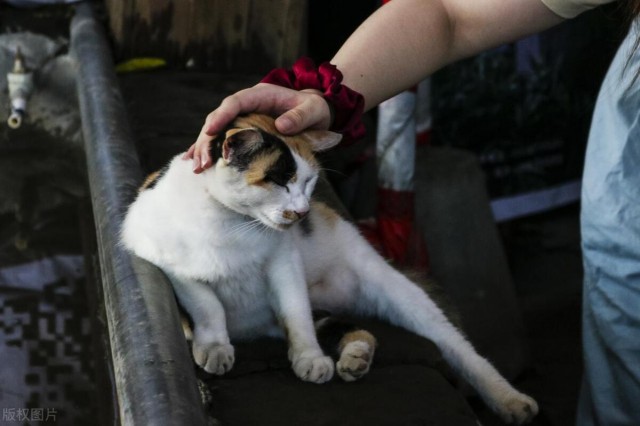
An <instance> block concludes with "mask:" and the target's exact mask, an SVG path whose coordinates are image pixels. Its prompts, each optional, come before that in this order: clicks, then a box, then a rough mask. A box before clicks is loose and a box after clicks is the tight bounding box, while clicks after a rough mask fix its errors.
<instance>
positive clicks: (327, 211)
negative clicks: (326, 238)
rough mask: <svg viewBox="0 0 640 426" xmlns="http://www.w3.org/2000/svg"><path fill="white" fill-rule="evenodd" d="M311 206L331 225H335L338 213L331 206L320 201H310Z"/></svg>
mask: <svg viewBox="0 0 640 426" xmlns="http://www.w3.org/2000/svg"><path fill="white" fill-rule="evenodd" d="M311 204H312V208H313V209H314V210H315V211H316V212H317V213H318V214H319V215H320V216H321V217H322V218H323V219H324V220H325V221H326V222H327V223H328V224H329V225H330V226H331V227H333V226H335V224H336V222H337V221H338V220H339V219H340V215H338V213H336V211H335V210H333V209H332V208H331V207H329V206H328V205H326V204H325V203H323V202H321V201H312V202H311Z"/></svg>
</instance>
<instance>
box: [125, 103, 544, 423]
mask: <svg viewBox="0 0 640 426" xmlns="http://www.w3.org/2000/svg"><path fill="white" fill-rule="evenodd" d="M339 140H340V135H338V134H335V133H332V132H328V131H307V132H305V133H303V134H301V135H299V136H295V137H290V136H283V135H281V134H279V133H278V132H277V131H276V129H275V126H274V123H273V119H271V118H269V117H266V116H262V115H255V114H252V115H248V116H241V117H239V118H237V119H236V120H235V122H234V123H233V124H232V125H231V126H229V128H228V130H226V131H225V132H223V133H222V134H220V135H219V136H218V137H216V138H215V139H214V141H213V142H212V148H211V157H212V158H213V159H214V166H213V167H212V168H210V169H208V170H206V171H204V172H203V173H202V174H194V173H193V172H192V170H191V163H190V161H187V160H184V159H182V155H178V156H176V157H175V158H174V159H173V160H172V161H171V162H170V164H169V165H168V167H166V168H165V169H164V170H163V171H162V172H161V173H159V174H157V175H155V176H153V177H151V178H150V179H149V180H148V181H147V182H146V183H145V186H144V187H143V188H142V190H141V192H140V193H139V195H138V197H137V199H136V200H135V202H134V203H133V204H132V205H131V207H130V208H129V211H128V213H127V216H126V218H125V221H124V224H123V229H122V242H123V243H124V245H125V247H127V248H128V249H129V250H130V251H131V252H133V253H135V254H136V255H138V256H140V257H142V258H144V259H147V260H148V261H150V262H152V263H154V264H156V265H157V266H159V267H160V268H162V269H163V270H164V272H165V273H166V274H167V275H168V277H169V279H170V281H171V283H172V284H173V287H174V290H175V293H176V295H177V297H178V300H179V301H180V303H181V305H182V306H183V307H184V308H185V309H186V311H187V312H188V313H189V315H190V316H191V318H192V320H193V323H194V334H193V349H192V351H193V356H194V359H195V361H196V363H197V364H198V365H200V366H201V367H202V368H204V369H205V370H206V371H208V372H210V373H214V374H224V373H225V372H227V371H229V370H230V369H231V367H232V366H233V363H234V349H233V346H232V345H231V341H232V340H234V339H247V338H252V337H256V336H277V337H286V338H287V339H288V343H289V359H290V361H291V365H292V368H293V371H294V372H295V374H296V375H297V376H298V377H300V378H301V379H303V380H307V381H310V382H315V383H323V382H326V381H328V380H329V379H331V378H332V376H333V374H334V362H333V361H332V360H331V358H330V357H328V356H326V355H325V354H324V353H323V351H322V349H321V348H320V346H319V344H318V340H317V337H316V333H315V330H314V323H313V319H312V309H319V310H326V311H329V312H333V313H348V314H357V315H367V316H374V317H378V318H381V319H384V320H386V321H388V322H390V323H392V324H395V325H398V326H401V327H404V328H406V329H407V330H410V331H412V332H414V333H416V334H418V335H420V336H423V337H426V338H428V339H430V340H432V341H433V342H434V343H435V344H436V345H437V346H438V347H439V349H440V350H441V352H442V354H443V356H444V358H445V359H446V360H447V362H448V363H449V364H450V365H451V366H452V367H453V368H454V369H455V370H456V371H457V372H458V373H459V374H461V375H462V377H464V379H466V380H467V381H468V382H469V383H470V384H471V385H472V386H473V387H474V388H475V389H476V390H477V391H478V393H479V394H480V396H481V397H482V398H483V399H484V401H485V402H486V403H487V404H488V405H489V406H490V407H491V408H492V409H493V410H494V411H496V412H497V413H498V414H499V415H501V416H502V418H503V419H504V420H506V421H508V422H516V423H523V422H526V421H529V420H530V419H531V418H532V417H533V416H534V415H535V414H536V413H537V411H538V407H537V404H536V402H535V401H534V400H533V399H532V398H530V397H528V396H526V395H524V394H522V393H520V392H518V391H517V390H515V389H514V388H513V387H512V386H511V385H510V384H509V383H508V382H507V381H506V380H505V379H504V378H503V377H502V376H501V375H500V374H499V373H498V372H497V371H496V370H495V368H494V367H493V366H491V364H490V363H489V362H488V361H487V360H485V359H484V358H482V357H481V356H480V355H478V354H477V353H476V351H475V350H474V348H473V347H472V346H471V344H470V343H469V342H468V341H467V340H466V339H465V338H464V337H463V335H462V334H461V333H460V332H459V331H458V330H457V329H456V328H455V327H454V326H453V325H452V324H451V322H450V321H449V320H448V319H447V317H446V316H445V315H444V313H443V312H442V311H441V310H440V309H439V308H438V306H437V305H436V304H435V303H434V302H433V301H432V300H431V299H430V298H429V296H427V294H426V293H425V292H424V291H423V290H422V289H421V288H419V287H418V286H417V285H415V284H414V283H413V282H411V281H410V280H409V279H407V278H406V277H405V276H404V275H403V274H401V273H400V272H398V271H396V270H395V269H393V268H392V267H391V266H389V264H388V263H387V262H386V261H385V260H384V259H383V258H382V257H381V256H380V255H378V253H377V252H376V251H375V250H374V249H373V248H372V247H371V246H369V244H368V243H367V242H366V241H365V240H364V239H363V237H362V236H360V234H359V233H358V231H357V230H356V228H355V227H354V226H353V225H351V224H350V223H349V222H347V221H345V220H344V219H342V218H341V217H340V216H339V215H338V214H337V213H336V212H335V211H333V210H332V209H331V208H329V207H328V206H327V205H325V204H323V203H321V202H318V201H314V200H313V198H312V193H313V190H314V186H315V184H316V181H317V179H318V170H319V166H318V163H317V161H316V160H315V158H314V154H313V152H314V151H323V150H326V149H329V148H331V147H333V146H334V145H336V144H337V143H338V142H339ZM340 348H341V354H340V359H339V361H338V363H337V364H336V366H335V367H337V371H338V374H339V375H340V376H341V377H343V378H344V379H345V380H354V379H357V378H359V377H361V376H362V375H363V374H365V373H366V372H367V371H368V369H369V366H370V364H371V362H372V356H373V352H374V349H375V339H374V338H373V336H371V335H370V334H369V333H367V332H366V331H363V330H357V331H354V332H351V333H347V334H346V335H345V337H344V338H343V340H342V341H341V342H340Z"/></svg>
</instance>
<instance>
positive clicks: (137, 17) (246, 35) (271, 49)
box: [105, 0, 307, 73]
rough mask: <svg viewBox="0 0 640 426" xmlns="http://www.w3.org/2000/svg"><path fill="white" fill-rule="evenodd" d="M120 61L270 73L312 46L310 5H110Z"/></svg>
mask: <svg viewBox="0 0 640 426" xmlns="http://www.w3.org/2000/svg"><path fill="white" fill-rule="evenodd" d="M105 5H106V9H107V13H108V17H109V25H110V29H111V34H112V37H113V40H114V48H115V49H114V50H115V54H116V60H117V61H122V60H126V59H131V58H134V57H143V56H154V57H161V58H164V59H165V60H167V61H168V62H169V64H170V65H171V66H174V67H186V66H187V63H189V66H190V67H195V68H198V69H208V70H212V71H217V72H252V73H255V72H257V73H264V72H266V71H268V70H270V69H271V68H273V67H277V66H288V65H291V63H293V61H295V59H297V58H298V57H299V56H301V55H302V54H303V53H304V50H305V46H306V27H307V24H306V15H307V13H306V11H307V4H306V1H305V0H233V1H229V0H189V1H186V0H181V1H178V0H175V1H171V0H106V1H105Z"/></svg>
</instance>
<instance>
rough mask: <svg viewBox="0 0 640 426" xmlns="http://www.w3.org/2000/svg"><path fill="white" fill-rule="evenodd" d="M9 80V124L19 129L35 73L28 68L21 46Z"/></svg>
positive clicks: (17, 51) (17, 50)
mask: <svg viewBox="0 0 640 426" xmlns="http://www.w3.org/2000/svg"><path fill="white" fill-rule="evenodd" d="M7 82H8V85H9V99H10V101H11V114H10V115H9V119H8V120H7V124H8V125H9V127H10V128H12V129H17V128H18V127H20V125H22V119H23V118H24V115H25V111H26V109H27V100H28V99H29V95H31V92H32V91H33V73H32V72H30V71H29V70H28V69H27V67H26V65H25V60H24V56H23V55H22V52H21V51H20V48H19V47H18V48H17V49H16V56H15V59H14V61H13V69H12V70H11V72H9V73H8V74H7Z"/></svg>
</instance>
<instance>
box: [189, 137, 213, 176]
mask: <svg viewBox="0 0 640 426" xmlns="http://www.w3.org/2000/svg"><path fill="white" fill-rule="evenodd" d="M212 140H213V136H209V135H207V134H206V133H205V132H204V129H203V131H201V132H200V134H199V135H198V139H196V142H195V143H194V144H193V145H191V147H190V148H189V151H187V154H186V155H185V157H183V158H185V159H188V158H191V159H192V161H193V171H194V172H195V173H202V172H203V171H204V170H206V169H208V168H209V167H211V165H212V164H213V163H212V161H211V156H210V155H209V149H210V148H211V141H212Z"/></svg>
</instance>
